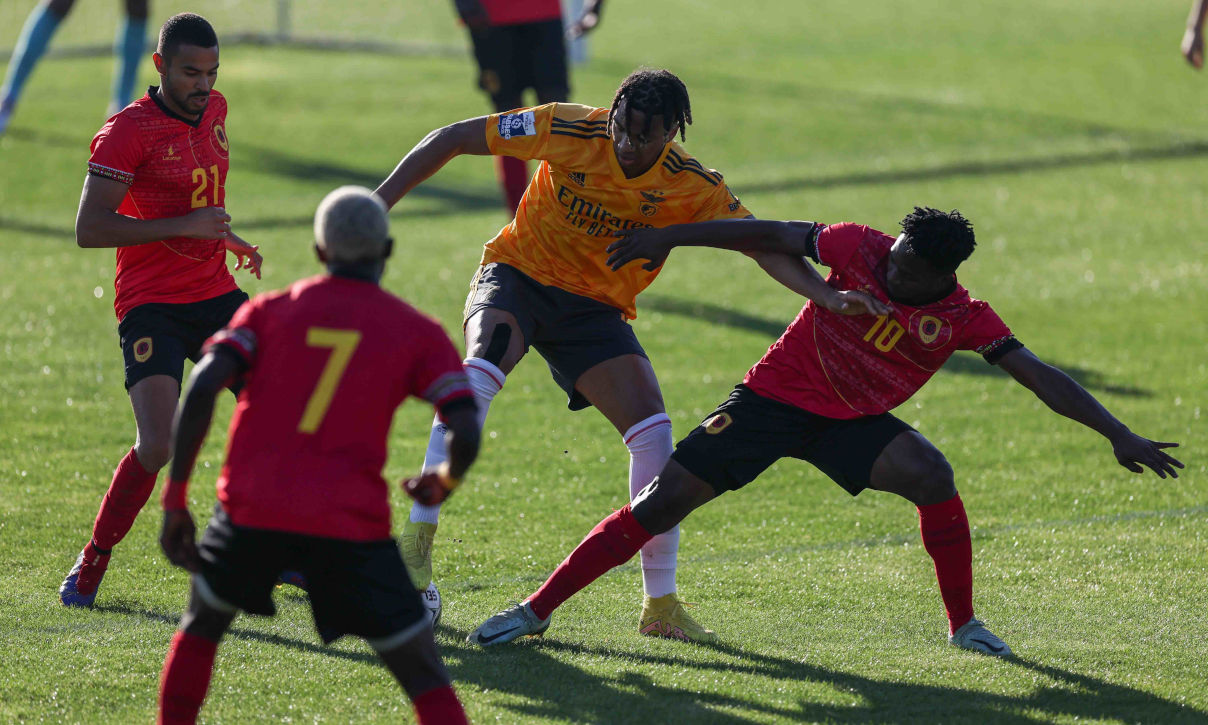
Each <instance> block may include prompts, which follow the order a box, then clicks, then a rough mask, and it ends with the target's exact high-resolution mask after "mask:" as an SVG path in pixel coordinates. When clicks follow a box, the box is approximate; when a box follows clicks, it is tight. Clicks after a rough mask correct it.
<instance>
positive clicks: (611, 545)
mask: <svg viewBox="0 0 1208 725" xmlns="http://www.w3.org/2000/svg"><path fill="white" fill-rule="evenodd" d="M650 539H651V536H650V532H648V531H646V529H643V528H642V525H641V524H639V523H638V522H637V519H635V518H634V517H633V512H632V511H631V510H630V508H629V504H625V508H623V509H621V510H620V511H616V512H614V513H613V514H612V515H611V516H609V517H608V518H606V519H604V520H603V521H601V522H600V523H598V524H596V528H594V529H592V530H591V533H590V534H588V535H587V538H585V539H583V541H582V542H581V543H580V544H579V545H578V546H577V547H575V550H574V551H572V552H571V553H570V556H568V557H566V560H565V561H563V562H562V563H561V564H559V565H558V568H557V569H555V570H554V573H553V574H551V575H550V577H549V579H546V580H545V583H544V584H542V585H541V588H540V589H538V590H537V593H536V594H534V595H533V596H531V597H529V599H528V603H529V606H530V607H531V608H532V610H533V614H536V615H537V616H538V617H540V618H541V619H546V618H547V617H549V615H550V613H551V612H553V611H554V610H555V609H557V608H558V606H559V605H561V604H562V602H565V601H566V600H567V599H570V598H571V596H572V595H573V594H574V593H575V592H577V591H579V590H580V589H582V588H584V587H586V586H587V585H588V584H591V583H592V582H594V581H595V580H596V579H598V578H599V577H600V575H601V574H603V573H604V572H606V571H608V570H609V569H611V568H613V567H614V566H620V565H621V564H624V563H625V562H627V561H629V560H630V559H632V558H633V556H634V554H637V553H638V550H639V549H641V548H642V547H643V546H644V545H645V544H646V542H647V541H650Z"/></svg>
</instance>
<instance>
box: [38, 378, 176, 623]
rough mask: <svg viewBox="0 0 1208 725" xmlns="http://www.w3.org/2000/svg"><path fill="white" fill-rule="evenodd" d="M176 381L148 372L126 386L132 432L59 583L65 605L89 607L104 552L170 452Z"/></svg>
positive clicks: (126, 527) (130, 520) (126, 526)
mask: <svg viewBox="0 0 1208 725" xmlns="http://www.w3.org/2000/svg"><path fill="white" fill-rule="evenodd" d="M179 396H180V384H179V383H178V382H176V379H175V378H173V377H172V376H170V375H151V376H149V377H146V378H143V379H142V380H140V381H138V382H137V383H135V384H134V385H133V386H131V388H130V405H131V407H132V408H133V409H134V423H135V426H136V429H137V438H136V439H135V443H134V447H133V448H131V449H130V452H128V453H127V454H126V456H125V457H124V458H123V459H122V460H121V462H120V463H119V464H118V466H117V470H116V471H114V473H113V480H112V482H111V483H110V484H109V490H108V491H106V492H105V497H104V498H103V499H102V500H101V508H100V511H98V512H97V516H96V522H95V523H94V524H93V527H92V539H91V540H89V542H88V544H87V545H86V546H85V547H84V550H83V551H82V552H80V556H79V558H78V559H77V560H76V563H75V566H73V567H72V569H71V571H70V572H68V574H67V578H66V579H65V580H64V581H63V585H62V586H61V587H60V588H59V601H61V602H62V603H63V604H64V605H66V606H74V607H91V606H92V604H93V602H94V601H95V600H96V594H97V589H98V588H99V587H100V585H101V579H102V578H103V577H104V576H105V571H106V569H107V568H108V566H109V556H110V553H111V552H112V551H113V547H114V546H116V545H117V544H118V542H120V541H121V540H122V539H123V538H124V537H125V536H126V534H127V533H128V532H129V531H130V527H131V526H133V525H134V519H135V517H137V516H138V512H139V511H141V510H142V508H143V506H144V505H145V504H146V503H147V499H148V498H150V497H151V492H152V491H153V490H154V489H155V478H156V475H157V474H158V473H159V469H161V468H163V467H164V466H165V465H167V463H168V460H169V459H170V458H171V457H172V443H171V435H172V416H173V415H174V414H175V413H176V403H177V399H178V398H179Z"/></svg>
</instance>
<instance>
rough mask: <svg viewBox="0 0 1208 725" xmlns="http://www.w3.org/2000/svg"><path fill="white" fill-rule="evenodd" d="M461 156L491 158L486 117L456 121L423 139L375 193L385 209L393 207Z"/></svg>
mask: <svg viewBox="0 0 1208 725" xmlns="http://www.w3.org/2000/svg"><path fill="white" fill-rule="evenodd" d="M462 154H472V155H474V156H490V155H491V149H490V148H488V147H487V117H486V116H479V117H478V118H470V119H466V120H465V121H458V122H457V123H454V124H451V125H449V126H445V127H443V128H438V129H436V130H435V131H433V132H432V133H429V134H428V135H427V136H424V139H423V140H422V141H420V142H419V143H417V144H416V145H415V148H413V149H411V150H410V151H408V152H407V155H406V156H404V157H403V160H402V161H400V162H399V163H398V166H396V167H394V171H392V172H391V173H390V176H388V177H386V180H385V181H383V182H382V183H381V185H380V186H378V188H377V189H375V190H374V193H375V194H377V195H378V196H379V197H381V199H382V201H385V202H386V206H388V207H393V206H394V205H395V204H397V203H398V200H399V199H402V198H403V197H404V196H406V195H407V194H408V193H409V192H410V191H411V190H412V189H414V188H415V187H417V186H419V185H420V183H421V182H423V181H424V179H427V178H428V177H429V176H431V175H433V174H435V173H436V172H437V171H440V170H441V168H442V167H443V166H444V165H445V164H447V163H449V161H450V160H452V159H453V158H454V157H455V156H461V155H462Z"/></svg>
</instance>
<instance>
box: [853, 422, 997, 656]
mask: <svg viewBox="0 0 1208 725" xmlns="http://www.w3.org/2000/svg"><path fill="white" fill-rule="evenodd" d="M870 479H871V480H870V483H871V487H872V488H874V489H877V490H879V491H888V492H890V493H896V494H898V495H899V496H901V497H903V498H905V499H907V500H908V501H910V502H911V503H913V504H914V505H915V506H916V507H917V508H918V512H919V531H920V533H921V535H922V538H923V546H924V548H926V549H927V553H928V554H930V555H931V558H932V560H933V561H934V562H935V576H936V579H937V580H938V582H939V586H940V595H941V597H942V598H943V600H944V609H945V611H946V612H947V615H948V641H949V642H950V643H952V644H954V645H956V646H958V647H962V648H964V649H971V650H974V651H977V652H982V653H984V654H988V655H993V656H997V657H1006V656H1009V655H1010V654H1011V648H1010V647H1008V646H1007V645H1006V643H1005V642H1003V641H1002V640H1001V639H999V638H998V637H997V636H995V635H994V634H992V633H991V632H990V631H989V630H987V629H986V628H985V627H984V626H982V623H981V622H980V621H978V620H977V619H976V618H974V616H973V546H972V542H971V541H970V538H969V518H968V517H967V516H966V515H965V505H964V503H962V502H961V498H960V495H959V494H958V493H957V492H956V484H955V482H954V480H953V475H952V466H950V465H949V464H948V460H947V459H946V458H944V454H943V453H940V451H939V450H938V449H937V448H936V447H935V446H933V445H932V444H931V442H930V441H928V440H927V439H926V438H924V437H923V436H922V435H921V434H919V433H917V432H913V431H911V432H906V433H901V434H900V435H898V436H897V437H896V438H894V439H893V441H891V442H890V444H889V445H888V446H886V447H885V449H884V450H883V451H881V454H880V456H878V457H877V460H876V461H875V462H874V463H873V466H872V473H871V476H870Z"/></svg>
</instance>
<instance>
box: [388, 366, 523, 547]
mask: <svg viewBox="0 0 1208 725" xmlns="http://www.w3.org/2000/svg"><path fill="white" fill-rule="evenodd" d="M462 365H463V366H464V367H465V369H466V377H468V378H469V379H470V387H471V388H473V389H474V402H476V403H478V427H479V428H480V429H481V428H482V425H483V423H485V422H486V420H487V409H488V408H490V407H491V401H492V400H494V398H495V396H496V395H498V394H499V391H500V390H502V389H503V383H504V381H506V380H507V376H506V375H504V374H503V371H502V370H500V369H499V368H497V367H495V365H494V364H492V363H490V362H488V361H486V360H483V359H482V358H479V357H468V358H466V359H465V360H464V361H462ZM447 431H448V428H447V427H446V426H445V424H444V423H441V422H440V418H439V417H437V418H436V419H435V420H433V421H432V434H431V435H430V436H429V437H428V451H427V453H425V454H424V467H423V469H422V470H425V471H426V470H428V469H430V468H436V467H437V466H439V465H440V464H442V463H444V462H445V461H446V460H448V458H449V452H448V451H447V450H445V433H446V432H447ZM411 520H412V521H422V522H424V523H429V524H435V523H437V522H438V521H439V520H440V504H437V505H435V506H425V505H423V504H421V503H415V504H412V505H411Z"/></svg>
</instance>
